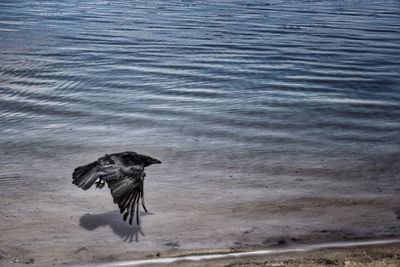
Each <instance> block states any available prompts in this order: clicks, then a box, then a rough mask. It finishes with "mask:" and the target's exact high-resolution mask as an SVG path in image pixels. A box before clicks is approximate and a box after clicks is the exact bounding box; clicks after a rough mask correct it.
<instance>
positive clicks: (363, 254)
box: [0, 242, 400, 267]
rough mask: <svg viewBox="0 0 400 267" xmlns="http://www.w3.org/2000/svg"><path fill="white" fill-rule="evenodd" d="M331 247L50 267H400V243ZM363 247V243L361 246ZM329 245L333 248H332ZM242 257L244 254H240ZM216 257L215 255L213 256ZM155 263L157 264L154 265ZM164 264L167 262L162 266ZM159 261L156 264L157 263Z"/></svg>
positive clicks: (6, 261) (200, 253)
mask: <svg viewBox="0 0 400 267" xmlns="http://www.w3.org/2000/svg"><path fill="white" fill-rule="evenodd" d="M343 244H344V247H330V248H329V247H328V248H323V249H312V250H310V251H302V250H303V249H304V250H308V249H307V247H303V248H300V249H299V250H298V251H296V249H290V248H289V249H288V248H280V249H275V250H273V251H272V253H271V254H269V255H265V254H264V255H247V256H246V255H234V254H232V251H231V252H229V253H230V254H232V256H230V257H227V258H224V256H222V255H224V252H227V251H224V250H219V251H216V250H215V251H209V253H210V254H208V255H214V256H217V257H219V256H222V257H221V258H215V259H202V260H177V261H175V260H173V262H172V263H168V259H179V258H180V257H183V258H185V259H190V258H191V257H192V256H194V257H197V256H200V257H202V256H205V254H204V253H205V251H197V252H196V251H188V252H186V253H182V252H179V253H177V252H170V253H166V254H164V255H159V254H157V255H147V256H144V255H142V258H141V259H140V258H138V259H136V260H133V261H112V262H107V263H93V264H86V265H79V264H74V265H68V264H65V263H53V264H50V265H48V266H80V267H92V266H97V267H109V266H144V265H145V266H190V267H197V266H229V267H233V266H268V267H273V266H274V267H280V266H282V267H283V266H285V267H292V266H293V267H295V266H296V267H311V266H313V267H314V266H346V267H357V266H360V267H361V266H363V267H372V266H382V267H383V266H387V267H392V266H393V267H397V266H400V242H395V243H389V244H375V245H357V246H354V247H346V244H345V243H343ZM360 244H362V242H361V243H360ZM328 246H329V245H328ZM239 254H240V252H239ZM211 257H213V256H211ZM152 261H153V263H152ZM162 261H165V262H164V263H162ZM154 262H156V263H154ZM0 266H42V265H40V264H37V263H36V262H35V261H34V259H32V260H29V259H28V260H26V259H25V260H24V261H21V260H18V259H17V258H13V259H5V258H2V259H1V260H0Z"/></svg>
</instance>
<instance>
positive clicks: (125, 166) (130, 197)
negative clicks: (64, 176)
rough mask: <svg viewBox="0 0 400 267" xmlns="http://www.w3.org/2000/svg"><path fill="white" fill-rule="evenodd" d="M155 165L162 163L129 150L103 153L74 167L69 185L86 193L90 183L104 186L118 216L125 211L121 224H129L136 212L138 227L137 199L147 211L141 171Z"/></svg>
mask: <svg viewBox="0 0 400 267" xmlns="http://www.w3.org/2000/svg"><path fill="white" fill-rule="evenodd" d="M157 163H161V161H159V160H157V159H154V158H152V157H149V156H146V155H141V154H138V153H135V152H130V151H127V152H121V153H115V154H110V155H108V154H106V155H105V156H104V157H101V158H99V159H98V160H96V161H94V162H92V163H90V164H88V165H84V166H80V167H78V168H76V169H75V170H74V173H73V174H72V179H73V181H72V183H73V184H75V185H77V186H78V187H80V188H82V189H83V190H88V189H89V188H90V187H91V186H92V185H93V184H95V185H96V187H97V188H100V189H101V188H103V187H104V185H105V183H107V184H108V187H109V188H110V190H111V195H112V197H113V199H114V203H118V207H119V209H120V212H121V213H124V212H125V214H124V217H123V218H124V221H126V219H127V218H128V217H129V224H132V220H133V217H134V215H135V211H136V222H137V224H140V222H139V202H140V200H142V206H143V209H144V210H145V211H146V212H147V209H146V207H145V205H144V195H143V182H144V177H145V176H146V174H145V172H144V168H145V167H147V166H150V165H151V164H157Z"/></svg>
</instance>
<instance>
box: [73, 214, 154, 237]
mask: <svg viewBox="0 0 400 267" xmlns="http://www.w3.org/2000/svg"><path fill="white" fill-rule="evenodd" d="M148 214H151V213H142V212H141V214H140V215H141V216H145V215H148ZM79 225H80V226H82V227H83V228H85V229H86V230H88V231H93V230H96V229H97V228H99V227H104V226H109V227H111V229H112V230H113V232H114V233H115V234H116V235H118V236H119V237H121V239H122V240H123V241H126V242H129V243H131V242H132V241H133V240H135V241H136V242H139V235H142V236H145V234H144V233H143V231H142V228H141V226H140V225H135V224H133V225H130V224H128V223H127V222H124V221H123V220H122V215H121V214H120V213H119V211H110V212H106V213H101V214H89V213H87V214H85V215H83V216H82V217H81V218H80V220H79Z"/></svg>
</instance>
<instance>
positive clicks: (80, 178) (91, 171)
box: [72, 162, 98, 190]
mask: <svg viewBox="0 0 400 267" xmlns="http://www.w3.org/2000/svg"><path fill="white" fill-rule="evenodd" d="M95 167H96V162H93V163H90V164H88V165H84V166H80V167H78V168H76V169H75V170H74V173H73V174H72V179H73V181H72V183H73V184H75V185H77V186H78V187H80V188H82V189H83V190H88V189H89V188H90V187H91V186H92V185H93V184H94V182H96V180H97V178H98V177H97V172H96V170H95Z"/></svg>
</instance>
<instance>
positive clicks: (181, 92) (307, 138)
mask: <svg viewBox="0 0 400 267" xmlns="http://www.w3.org/2000/svg"><path fill="white" fill-rule="evenodd" d="M0 48H1V49H0V62H1V65H0V81H1V82H0V133H1V134H0V155H1V156H0V168H1V174H0V181H1V183H0V190H1V192H2V197H1V209H0V214H1V216H2V218H3V222H2V223H1V225H0V230H1V232H2V233H7V234H4V235H3V234H2V240H1V243H0V245H1V246H0V247H1V250H2V254H4V255H6V256H7V255H8V256H7V257H8V258H10V257H11V256H12V255H14V254H13V253H16V252H12V251H13V250H15V249H16V248H19V249H20V250H21V251H23V252H24V253H22V252H21V253H20V254H27V255H33V256H34V257H39V256H38V255H43V250H46V251H53V254H54V255H59V256H58V257H62V255H64V256H65V255H66V254H68V253H69V254H68V255H69V258H70V259H78V260H79V255H80V254H81V250H79V247H80V246H83V247H86V246H88V247H90V249H89V250H88V251H86V250H85V251H84V253H89V254H90V253H91V254H90V255H94V256H95V255H99V254H101V253H103V254H104V255H105V256H107V255H109V254H112V255H115V253H114V251H110V250H106V252H104V251H103V250H102V248H105V247H107V246H108V245H110V244H112V245H113V246H119V247H120V248H119V250H117V249H115V251H118V253H122V252H124V251H131V250H134V251H145V250H146V251H147V250H149V251H150V250H155V249H158V250H165V249H170V248H172V249H176V248H181V249H186V248H188V249H189V248H190V249H192V248H201V247H229V246H233V247H248V246H269V245H274V244H275V243H278V244H286V243H289V242H292V241H293V242H295V241H298V240H303V241H304V242H307V240H309V239H310V238H311V239H313V240H314V239H317V240H333V239H334V240H336V239H343V238H365V237H382V236H399V235H400V227H399V218H400V211H399V208H398V207H399V203H400V197H399V196H398V195H399V192H400V182H399V178H400V177H399V173H400V163H399V162H400V161H399V159H400V134H399V133H400V53H399V51H400V4H399V2H398V1H372V0H366V1H217V2H215V1H183V0H182V1H169V2H164V1H97V0H96V1H93V0H92V1H66V2H65V1H1V3H0ZM124 150H134V151H137V152H141V153H144V154H149V155H151V156H154V157H156V158H159V159H160V160H162V161H163V164H162V165H160V166H154V167H151V168H149V170H148V176H147V178H146V179H147V181H146V189H145V190H146V201H147V205H148V207H149V208H150V210H151V212H152V214H151V215H149V216H143V217H142V231H143V233H144V234H145V236H141V234H140V231H136V230H137V229H136V228H129V227H128V228H127V227H126V225H124V224H123V223H121V222H120V216H119V215H118V214H117V212H115V210H116V207H115V206H114V205H113V204H112V203H111V198H110V196H109V193H108V192H101V191H100V192H99V191H89V192H83V191H81V190H79V189H78V188H75V187H73V186H72V184H71V173H72V170H73V169H74V168H75V167H76V166H79V165H82V164H86V163H88V162H90V161H92V160H94V159H96V158H97V157H99V156H102V155H103V154H105V153H111V152H118V151H124ZM86 213H89V214H86ZM132 229H136V230H132ZM134 237H141V238H137V239H138V242H137V243H129V242H125V243H123V242H122V241H124V240H127V241H129V240H134V239H135V238H134ZM305 237H307V238H305ZM55 241H56V243H57V245H55V244H54V242H55ZM71 242H74V245H73V246H71ZM122 243H123V245H122ZM76 251H79V252H77V253H75V252H76ZM121 251H122V252H121ZM107 253H108V254H107ZM17 254H18V253H16V254H15V255H17ZM53 254H52V255H53ZM10 255H11V256H10ZM33 256H32V257H33ZM85 256H87V255H85ZM50 257H51V258H50ZM82 257H83V256H82ZM53 258H54V257H53V256H49V255H47V258H46V256H43V259H42V260H43V262H45V261H46V260H47V261H51V260H54V259H53ZM83 258H85V259H86V258H87V257H83Z"/></svg>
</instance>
